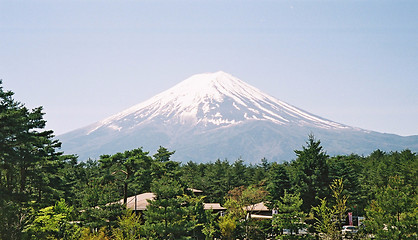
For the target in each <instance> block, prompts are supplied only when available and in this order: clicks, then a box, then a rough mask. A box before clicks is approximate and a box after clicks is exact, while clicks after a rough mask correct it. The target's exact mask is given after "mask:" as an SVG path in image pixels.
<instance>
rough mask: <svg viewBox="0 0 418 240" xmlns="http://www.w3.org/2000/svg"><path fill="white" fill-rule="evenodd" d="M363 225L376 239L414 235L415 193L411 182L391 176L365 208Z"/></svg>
mask: <svg viewBox="0 0 418 240" xmlns="http://www.w3.org/2000/svg"><path fill="white" fill-rule="evenodd" d="M366 213H367V220H366V221H365V223H366V227H367V228H369V230H371V231H372V232H373V233H374V234H375V236H376V237H377V238H378V239H416V238H417V225H416V224H417V219H418V197H417V194H416V191H415V190H414V189H413V188H412V187H411V185H409V184H408V185H405V184H404V181H403V180H402V179H401V178H400V177H398V176H395V177H391V178H390V179H389V182H388V185H387V186H386V187H384V188H383V189H382V190H381V191H379V192H378V193H377V196H376V200H373V201H372V203H371V205H370V206H369V207H368V208H367V209H366Z"/></svg>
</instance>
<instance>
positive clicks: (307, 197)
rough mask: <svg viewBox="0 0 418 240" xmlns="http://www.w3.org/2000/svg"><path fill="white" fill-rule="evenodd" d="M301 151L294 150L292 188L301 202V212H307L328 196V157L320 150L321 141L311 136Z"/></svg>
mask: <svg viewBox="0 0 418 240" xmlns="http://www.w3.org/2000/svg"><path fill="white" fill-rule="evenodd" d="M306 144H307V146H306V147H305V146H303V147H302V148H303V150H295V153H296V156H297V158H296V160H295V161H294V162H292V164H291V165H292V167H293V168H294V170H293V179H292V186H293V188H292V189H293V190H294V191H295V192H296V193H300V196H301V198H302V200H303V205H302V210H303V211H304V212H309V211H310V209H311V206H315V205H318V204H319V202H320V199H321V198H324V197H326V196H327V195H328V185H329V183H330V180H329V176H328V171H329V170H328V165H327V159H328V155H327V154H326V153H325V152H324V151H323V150H322V146H321V141H319V140H318V141H317V140H316V139H315V137H314V136H313V135H312V134H311V135H309V139H308V141H307V142H306Z"/></svg>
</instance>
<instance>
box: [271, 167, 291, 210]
mask: <svg viewBox="0 0 418 240" xmlns="http://www.w3.org/2000/svg"><path fill="white" fill-rule="evenodd" d="M266 184H267V186H266V189H267V191H268V192H269V197H268V200H269V201H270V202H271V203H273V204H274V203H275V202H276V201H279V200H280V199H281V197H283V196H284V195H285V192H286V191H288V190H289V189H290V178H289V173H288V171H287V170H286V168H285V166H284V164H279V163H273V164H272V165H271V167H270V169H269V171H268V178H267V181H266Z"/></svg>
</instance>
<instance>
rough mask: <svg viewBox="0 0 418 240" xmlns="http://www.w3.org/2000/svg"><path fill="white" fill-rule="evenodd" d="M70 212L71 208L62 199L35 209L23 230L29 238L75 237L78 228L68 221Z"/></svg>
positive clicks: (71, 211)
mask: <svg viewBox="0 0 418 240" xmlns="http://www.w3.org/2000/svg"><path fill="white" fill-rule="evenodd" d="M72 213H73V208H72V207H70V206H68V205H67V204H66V203H65V201H64V200H63V199H62V200H61V201H59V202H57V203H56V204H55V206H49V207H46V208H42V209H40V210H39V211H37V212H36V213H35V217H34V220H33V221H32V222H31V224H30V225H28V226H27V227H26V228H25V230H24V232H26V233H27V235H28V237H29V238H30V239H76V238H77V234H78V233H79V231H80V229H79V227H78V226H77V225H76V224H73V223H71V222H70V220H71V215H72Z"/></svg>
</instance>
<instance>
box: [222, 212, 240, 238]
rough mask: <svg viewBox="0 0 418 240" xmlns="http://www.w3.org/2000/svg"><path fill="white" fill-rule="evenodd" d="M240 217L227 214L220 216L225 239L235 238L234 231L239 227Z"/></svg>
mask: <svg viewBox="0 0 418 240" xmlns="http://www.w3.org/2000/svg"><path fill="white" fill-rule="evenodd" d="M237 221H238V219H237V218H235V217H234V216H233V215H225V216H223V217H220V218H219V228H220V230H221V235H222V236H223V238H224V239H227V240H231V239H234V237H233V236H234V231H235V229H236V228H237Z"/></svg>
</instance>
